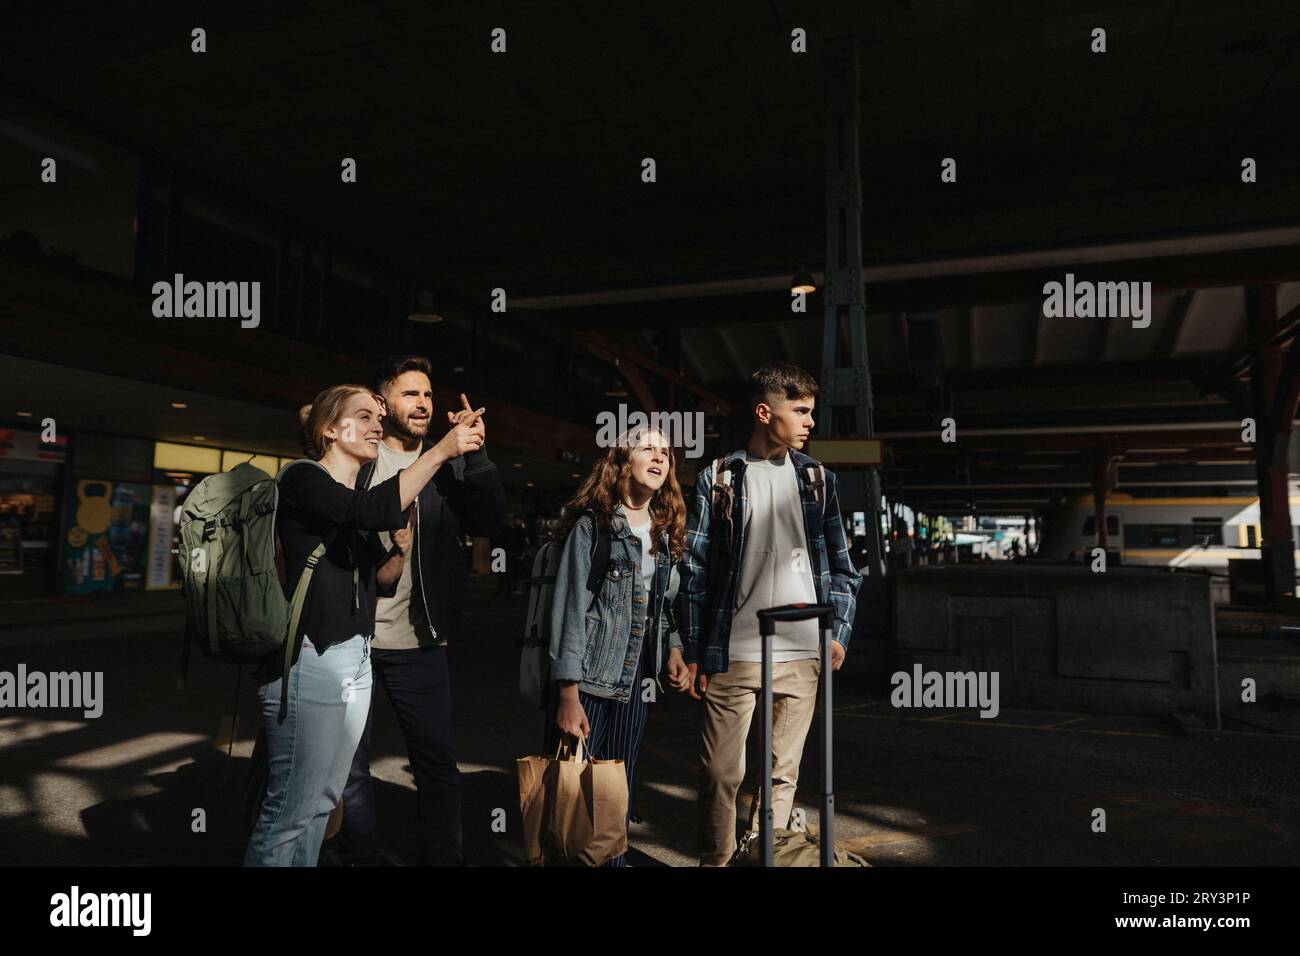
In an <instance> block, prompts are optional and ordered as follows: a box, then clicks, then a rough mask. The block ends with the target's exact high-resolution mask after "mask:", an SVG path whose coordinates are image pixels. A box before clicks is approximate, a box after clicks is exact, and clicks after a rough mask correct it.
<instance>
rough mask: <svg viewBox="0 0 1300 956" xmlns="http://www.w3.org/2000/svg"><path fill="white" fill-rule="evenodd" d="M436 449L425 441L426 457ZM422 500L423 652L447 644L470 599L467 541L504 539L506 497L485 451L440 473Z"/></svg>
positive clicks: (418, 582) (367, 479)
mask: <svg viewBox="0 0 1300 956" xmlns="http://www.w3.org/2000/svg"><path fill="white" fill-rule="evenodd" d="M434 444H435V443H434V442H432V441H430V440H429V439H427V438H426V439H425V440H424V445H423V447H422V448H421V454H423V453H424V452H425V451H428V450H429V449H430V448H432V447H433V445H434ZM374 473H375V462H367V463H366V464H364V465H362V466H361V470H360V471H359V472H358V473H357V487H358V488H369V487H370V485H371V480H372V478H373V477H374ZM418 500H419V503H420V505H419V508H418V510H417V512H416V517H415V527H414V536H413V540H412V542H411V551H410V561H411V605H410V615H411V624H412V625H414V627H415V633H416V636H417V637H418V638H419V641H420V644H421V646H424V645H426V644H445V643H447V635H448V630H449V626H450V622H451V620H452V619H454V618H455V617H456V616H457V615H458V613H459V611H460V607H461V604H462V603H463V602H464V598H465V584H466V579H467V577H468V575H469V555H468V554H467V553H466V551H465V545H464V543H463V542H464V537H465V535H470V536H471V537H475V538H484V537H487V538H491V537H495V536H497V535H499V534H500V533H501V530H502V529H503V528H504V526H505V521H506V493H505V488H503V487H502V485H501V475H500V473H499V472H498V471H497V466H496V465H494V464H493V463H492V462H491V461H490V460H489V459H488V456H487V449H486V446H485V447H484V448H480V449H479V450H478V451H471V452H467V453H466V454H464V455H462V456H460V457H459V458H453V459H451V461H448V462H447V463H446V464H444V465H443V466H442V467H441V468H439V469H438V470H437V471H436V472H435V473H434V476H433V480H432V481H430V482H429V483H428V484H427V485H425V486H424V490H422V491H421V492H420V495H419V499H418ZM431 624H432V630H431V629H430V625H431ZM435 633H436V636H435Z"/></svg>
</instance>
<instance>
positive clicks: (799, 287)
mask: <svg viewBox="0 0 1300 956" xmlns="http://www.w3.org/2000/svg"><path fill="white" fill-rule="evenodd" d="M790 291H791V292H803V293H809V292H816V291H817V283H815V282H813V277H812V273H811V272H809V271H808V270H807V268H801V269H800V270H799V271H798V272H796V273H795V274H794V278H793V279H791V280H790Z"/></svg>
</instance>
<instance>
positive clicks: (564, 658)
mask: <svg viewBox="0 0 1300 956" xmlns="http://www.w3.org/2000/svg"><path fill="white" fill-rule="evenodd" d="M594 533H595V532H594V525H593V519H592V517H591V515H583V516H582V517H581V518H579V519H578V521H577V522H576V523H575V524H574V526H573V530H572V531H571V532H570V533H569V536H568V538H566V539H565V541H564V547H563V551H562V552H561V555H560V567H559V570H558V571H557V572H556V577H555V596H554V598H553V600H552V603H551V648H550V651H551V679H552V680H555V681H577V682H578V689H579V690H581V691H582V692H583V693H587V694H591V695H592V696H593V697H607V698H612V699H614V700H618V701H623V702H626V701H627V700H628V699H630V698H631V696H632V692H633V687H632V680H633V677H634V676H635V675H636V666H637V660H638V658H639V656H640V654H641V645H642V641H643V639H644V637H646V636H649V637H650V638H651V645H650V646H648V647H647V648H646V650H647V651H648V652H649V653H650V654H652V655H653V656H652V657H647V658H646V665H647V666H646V669H645V672H646V674H647V675H650V674H653V675H654V678H655V681H656V683H658V681H659V674H660V672H661V671H662V670H663V667H664V661H665V659H666V657H667V652H668V650H670V649H671V648H673V647H676V648H681V646H682V643H681V639H680V638H679V637H678V636H677V631H676V627H675V626H673V624H672V621H671V616H670V615H671V609H672V605H673V600H674V598H676V596H677V585H678V574H677V567H676V565H674V564H673V562H672V559H671V558H670V557H669V555H668V535H667V534H664V535H662V536H661V537H660V542H659V550H658V553H656V554H655V556H654V558H655V574H654V578H653V581H652V584H651V587H650V593H649V595H647V594H646V593H645V591H646V589H645V586H644V584H643V583H642V580H643V579H642V577H641V540H640V538H638V537H637V535H635V534H634V533H633V532H632V529H631V528H629V527H628V523H627V516H626V515H625V514H624V512H623V506H622V505H618V506H616V508H615V511H614V514H613V515H612V516H611V518H610V542H609V558H610V561H609V570H608V571H607V572H606V573H605V577H604V578H603V580H602V581H601V587H600V593H599V594H596V595H594V596H593V595H592V593H591V592H590V591H588V590H587V576H588V574H589V573H590V570H591V558H592V554H591V552H592V549H593V545H594V541H593V535H594ZM665 637H666V638H667V641H668V647H667V648H665V647H664V639H665ZM652 663H653V667H654V669H653V671H652V670H651V669H650V665H651V664H652ZM659 686H660V689H661V690H662V689H663V685H662V684H660V685H659Z"/></svg>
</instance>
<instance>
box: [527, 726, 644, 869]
mask: <svg viewBox="0 0 1300 956" xmlns="http://www.w3.org/2000/svg"><path fill="white" fill-rule="evenodd" d="M582 756H583V755H582V742H581V741H579V742H578V748H577V750H576V752H575V751H574V750H573V749H572V748H571V747H570V745H569V742H568V738H567V737H566V738H564V739H561V741H560V746H559V747H558V748H557V750H556V754H555V756H554V757H523V758H520V759H519V760H518V761H517V762H516V763H517V772H518V776H519V810H520V813H521V814H522V816H523V820H524V850H525V852H526V854H527V856H528V862H529V863H530V864H531V865H533V866H539V865H545V866H564V865H578V866H600V865H601V864H602V863H604V862H605V861H607V860H609V859H611V858H613V857H615V856H617V855H618V854H620V853H623V852H625V851H626V850H627V774H626V771H625V770H624V768H623V761H621V760H590V759H589V760H583V759H582Z"/></svg>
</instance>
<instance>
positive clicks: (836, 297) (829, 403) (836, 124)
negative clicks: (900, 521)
mask: <svg viewBox="0 0 1300 956" xmlns="http://www.w3.org/2000/svg"><path fill="white" fill-rule="evenodd" d="M858 122H859V116H858V51H857V45H856V43H855V41H854V39H853V37H852V36H839V37H832V38H831V39H830V40H828V41H827V44H826V271H825V275H826V287H825V291H824V294H823V299H824V302H825V305H824V310H823V322H822V330H823V337H822V379H821V386H822V393H821V394H822V406H823V407H822V409H821V416H820V417H821V419H822V428H823V432H822V433H823V434H824V435H826V436H828V437H834V436H842V435H853V436H857V437H861V438H872V437H874V436H875V421H874V415H873V412H874V409H873V406H872V400H871V373H870V371H869V370H868V366H867V328H866V311H865V309H866V293H865V290H864V288H863V282H862V180H861V178H860V176H859V173H858V170H859V159H858ZM844 325H847V327H848V355H847V357H846V359H847V360H846V363H845V364H844V365H841V364H840V335H841V327H842V326H844ZM841 409H843V411H840V410H841ZM860 474H861V477H862V478H863V479H865V481H863V483H862V485H860V486H858V487H857V488H856V489H855V488H854V487H853V483H852V482H851V481H850V480H849V478H850V475H851V473H849V474H846V475H845V476H844V479H842V481H841V485H842V487H843V488H844V491H842V492H841V495H842V499H846V500H847V502H848V504H849V505H850V506H851V504H852V503H854V499H855V498H856V499H857V501H859V502H861V501H862V499H863V498H864V497H865V509H864V510H865V511H866V512H867V559H868V566H869V567H870V569H871V572H870V573H871V574H872V575H873V576H876V577H879V576H881V575H883V573H884V543H883V542H882V540H881V529H880V519H881V511H880V475H879V473H878V472H877V471H876V469H874V468H871V469H869V470H867V471H865V472H863V473H860ZM854 491H856V492H857V493H856V494H855V493H854ZM842 503H843V502H842ZM850 510H852V509H851V507H850Z"/></svg>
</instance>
